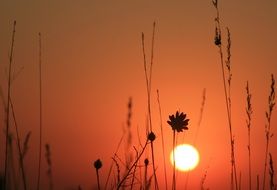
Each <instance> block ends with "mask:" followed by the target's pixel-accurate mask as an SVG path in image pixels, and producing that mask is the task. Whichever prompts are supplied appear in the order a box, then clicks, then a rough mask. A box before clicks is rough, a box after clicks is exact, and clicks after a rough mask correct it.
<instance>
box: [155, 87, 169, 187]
mask: <svg viewBox="0 0 277 190" xmlns="http://www.w3.org/2000/svg"><path fill="white" fill-rule="evenodd" d="M157 101H158V105H159V113H160V126H161V135H162V149H163V164H164V181H165V189H166V190H167V186H168V185H167V175H166V173H167V172H166V164H165V149H164V133H163V122H162V109H161V102H160V94H159V90H157Z"/></svg>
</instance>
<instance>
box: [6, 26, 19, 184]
mask: <svg viewBox="0 0 277 190" xmlns="http://www.w3.org/2000/svg"><path fill="white" fill-rule="evenodd" d="M15 27H16V21H14V23H13V32H12V42H11V51H10V58H9V75H8V95H7V99H8V101H7V108H6V109H7V113H6V114H7V115H6V147H5V173H4V189H7V180H8V179H7V173H8V144H9V143H8V141H9V140H8V139H9V129H10V93H11V72H12V62H13V50H14V40H15Z"/></svg>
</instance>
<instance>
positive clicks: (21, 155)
mask: <svg viewBox="0 0 277 190" xmlns="http://www.w3.org/2000/svg"><path fill="white" fill-rule="evenodd" d="M10 104H11V110H12V115H13V120H14V125H15V131H16V142H17V148H18V155H19V166H20V170H21V174H22V180H23V188H24V190H26V189H27V182H26V175H25V170H24V163H23V152H22V151H21V145H20V138H19V132H18V125H17V121H16V117H15V112H14V107H13V103H12V101H11V100H10Z"/></svg>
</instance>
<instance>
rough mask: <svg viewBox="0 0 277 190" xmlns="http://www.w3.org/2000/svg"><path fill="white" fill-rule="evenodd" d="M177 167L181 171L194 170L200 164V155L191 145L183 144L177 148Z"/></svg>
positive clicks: (171, 155)
mask: <svg viewBox="0 0 277 190" xmlns="http://www.w3.org/2000/svg"><path fill="white" fill-rule="evenodd" d="M174 154H175V156H174V157H175V166H176V169H178V170H180V171H184V172H186V171H190V170H193V169H194V168H195V167H196V166H197V165H198V163H199V153H198V151H197V149H196V148H194V147H193V146H192V145H190V144H181V145H178V146H177V147H175V153H174ZM170 161H171V164H172V165H174V162H173V150H172V151H171V154H170Z"/></svg>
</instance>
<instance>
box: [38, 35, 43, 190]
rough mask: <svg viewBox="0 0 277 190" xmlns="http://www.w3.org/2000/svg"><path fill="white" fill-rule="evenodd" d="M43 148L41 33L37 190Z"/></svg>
mask: <svg viewBox="0 0 277 190" xmlns="http://www.w3.org/2000/svg"><path fill="white" fill-rule="evenodd" d="M41 147H42V79H41V33H39V158H38V178H37V190H39V189H40V170H41V169H40V168H41Z"/></svg>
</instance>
